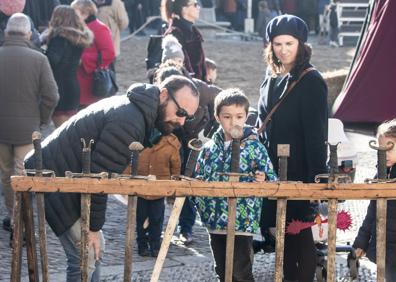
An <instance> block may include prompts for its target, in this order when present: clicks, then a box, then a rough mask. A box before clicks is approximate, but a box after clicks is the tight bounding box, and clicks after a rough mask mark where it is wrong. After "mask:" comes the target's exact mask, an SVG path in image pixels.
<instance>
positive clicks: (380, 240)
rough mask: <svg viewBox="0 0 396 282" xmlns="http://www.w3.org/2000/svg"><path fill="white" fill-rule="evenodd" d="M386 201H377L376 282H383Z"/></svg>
mask: <svg viewBox="0 0 396 282" xmlns="http://www.w3.org/2000/svg"><path fill="white" fill-rule="evenodd" d="M386 209H387V200H386V199H378V200H377V224H376V232H377V281H378V282H383V281H385V258H386V212H387V210H386Z"/></svg>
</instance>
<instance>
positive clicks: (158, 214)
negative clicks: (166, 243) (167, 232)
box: [136, 197, 165, 250]
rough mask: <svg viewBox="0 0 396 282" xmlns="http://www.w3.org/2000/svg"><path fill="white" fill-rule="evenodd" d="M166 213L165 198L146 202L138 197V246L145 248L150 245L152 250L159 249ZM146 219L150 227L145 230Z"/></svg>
mask: <svg viewBox="0 0 396 282" xmlns="http://www.w3.org/2000/svg"><path fill="white" fill-rule="evenodd" d="M164 212H165V203H164V198H161V199H158V200H146V199H143V198H140V197H138V200H137V208H136V232H137V238H136V241H137V243H138V246H142V247H144V246H147V243H149V245H150V248H151V249H155V250H158V249H159V247H160V240H161V232H162V224H163V222H164ZM146 218H148V220H149V225H148V227H147V229H144V228H143V224H144V222H145V220H146Z"/></svg>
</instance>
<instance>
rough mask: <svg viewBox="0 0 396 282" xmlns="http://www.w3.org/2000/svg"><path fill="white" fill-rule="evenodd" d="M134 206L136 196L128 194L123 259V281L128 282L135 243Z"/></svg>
mask: <svg viewBox="0 0 396 282" xmlns="http://www.w3.org/2000/svg"><path fill="white" fill-rule="evenodd" d="M136 206H137V197H136V196H128V216H127V229H126V240H125V259H124V281H125V282H130V281H131V280H132V261H133V247H134V245H135V232H136Z"/></svg>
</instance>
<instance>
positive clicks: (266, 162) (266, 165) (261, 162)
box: [253, 140, 278, 181]
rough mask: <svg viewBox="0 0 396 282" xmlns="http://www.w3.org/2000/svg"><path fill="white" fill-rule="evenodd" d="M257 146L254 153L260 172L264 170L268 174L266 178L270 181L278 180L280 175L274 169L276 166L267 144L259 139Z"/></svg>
mask: <svg viewBox="0 0 396 282" xmlns="http://www.w3.org/2000/svg"><path fill="white" fill-rule="evenodd" d="M255 147H257V148H256V149H255V150H254V154H253V155H254V158H255V161H256V164H257V168H256V170H257V171H260V172H264V173H265V175H266V177H265V179H266V180H269V181H276V180H278V177H277V175H276V173H275V171H274V166H273V165H272V162H271V159H270V157H269V155H268V152H267V149H266V148H265V146H264V145H263V144H262V143H261V142H259V141H258V140H257V141H256V146H255Z"/></svg>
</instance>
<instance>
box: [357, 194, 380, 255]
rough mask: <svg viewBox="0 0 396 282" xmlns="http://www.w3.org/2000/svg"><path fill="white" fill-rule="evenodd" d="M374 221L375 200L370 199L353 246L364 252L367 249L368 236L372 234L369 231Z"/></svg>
mask: <svg viewBox="0 0 396 282" xmlns="http://www.w3.org/2000/svg"><path fill="white" fill-rule="evenodd" d="M375 221H376V201H370V204H369V206H368V208H367V214H366V217H365V218H364V220H363V224H362V226H361V227H360V228H359V232H358V235H357V236H356V238H355V241H354V242H353V245H352V246H353V248H355V249H362V250H363V251H364V252H366V251H367V248H368V245H369V241H370V238H371V236H372V234H371V231H372V230H373V226H374V224H375Z"/></svg>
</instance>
